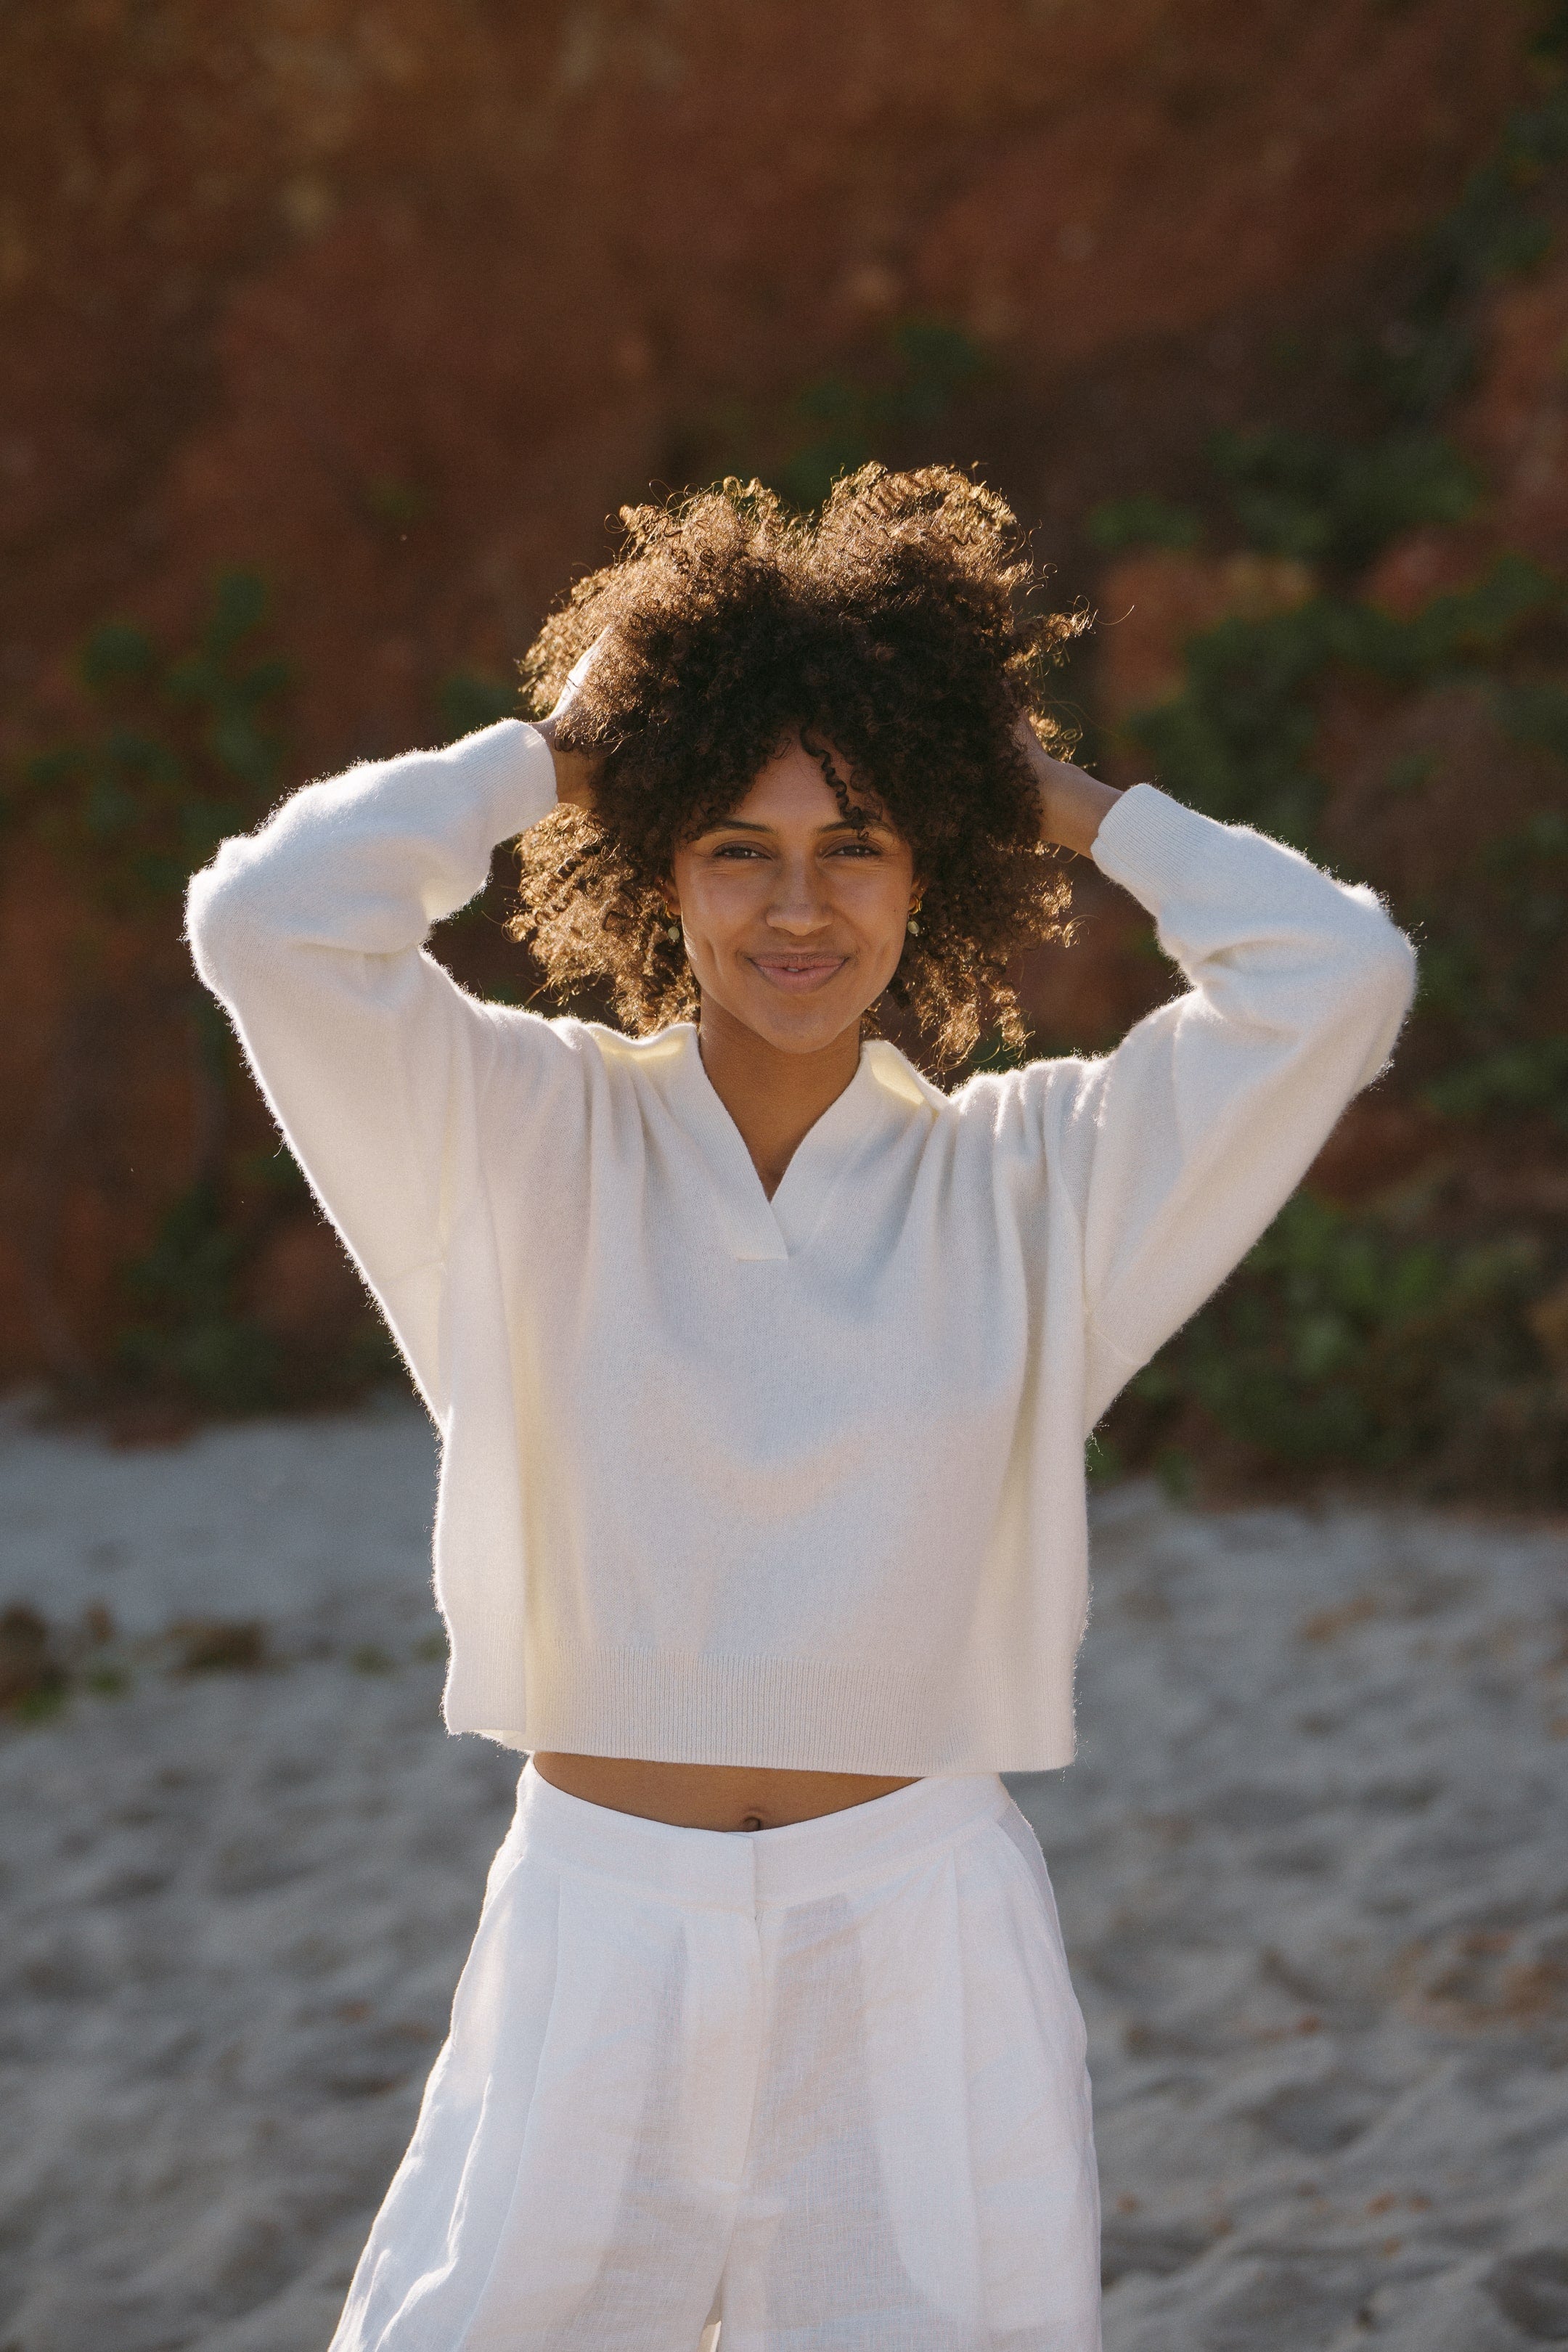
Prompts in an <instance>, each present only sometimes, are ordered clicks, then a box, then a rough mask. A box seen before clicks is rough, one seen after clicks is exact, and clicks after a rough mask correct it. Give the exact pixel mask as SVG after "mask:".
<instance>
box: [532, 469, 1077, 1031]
mask: <svg viewBox="0 0 1568 2352" xmlns="http://www.w3.org/2000/svg"><path fill="white" fill-rule="evenodd" d="M620 519H621V521H622V523H623V524H624V526H625V530H626V542H625V545H624V547H623V549H622V551H621V552H620V554H619V555H618V556H617V557H616V561H615V562H612V563H610V564H609V565H607V566H606V567H605V569H604V570H603V571H599V572H594V573H593V574H592V575H591V576H590V577H589V578H587V579H584V580H582V581H580V582H579V583H577V584H576V586H575V587H574V589H573V590H572V592H571V594H570V596H569V598H568V599H567V600H566V601H565V603H564V604H563V605H562V606H561V607H560V608H559V609H558V610H557V611H555V612H554V613H553V614H551V616H550V618H549V619H548V620H547V621H546V622H545V624H544V626H543V628H542V630H541V632H540V634H539V636H538V637H537V639H536V640H535V642H534V644H533V645H532V646H531V647H530V649H529V651H528V653H527V654H526V655H525V656H524V657H523V660H522V663H521V669H522V672H523V677H524V681H525V687H526V690H527V692H528V694H529V697H530V699H531V705H532V708H533V709H535V710H548V709H550V708H551V707H552V704H553V702H554V700H555V698H556V697H557V696H558V694H559V693H560V691H561V688H562V687H563V685H564V683H565V680H566V677H567V674H568V672H569V671H570V669H571V668H572V667H573V665H574V662H575V661H576V660H577V658H578V657H579V656H581V655H582V654H583V653H584V651H585V650H586V649H587V647H588V646H591V645H592V644H593V643H594V641H595V639H596V638H598V637H599V636H600V635H601V633H605V635H604V643H603V644H602V645H601V646H600V648H599V651H598V653H597V654H596V655H595V658H594V661H593V663H592V665H591V667H590V668H589V670H588V673H587V675H586V677H585V678H584V682H583V684H582V687H581V689H580V691H579V695H578V697H577V698H576V699H575V700H574V703H573V705H572V707H571V710H570V714H569V716H567V717H565V718H563V721H562V722H561V731H560V735H559V738H558V740H559V741H560V742H561V744H562V745H563V748H566V749H570V750H573V751H591V752H595V753H596V754H598V755H599V756H600V757H601V759H602V762H603V764H602V768H601V771H600V777H599V782H598V784H597V786H596V790H595V808H594V814H593V815H592V816H589V815H587V814H584V812H582V811H581V810H579V809H576V808H572V807H562V808H560V809H558V810H556V811H555V812H554V813H553V814H552V815H551V816H549V817H547V818H546V819H545V820H544V822H543V823H542V824H538V825H535V826H534V827H532V828H531V831H530V832H529V833H527V834H526V835H524V836H523V837H522V840H521V843H520V845H519V856H520V877H519V885H518V898H517V904H516V909H515V912H514V913H513V915H512V917H511V919H510V926H509V928H510V930H511V932H512V935H513V936H514V937H515V938H517V939H519V940H521V941H523V942H524V943H526V944H527V945H529V946H530V947H531V950H532V951H533V954H534V956H535V958H536V959H537V961H538V962H539V963H540V965H541V967H542V970H543V972H544V974H545V977H546V980H547V981H548V982H549V983H550V984H551V985H552V987H553V988H554V989H556V990H557V991H560V992H563V993H565V992H572V991H573V990H575V989H578V988H581V987H584V986H585V985H590V984H593V983H595V982H597V983H601V984H603V983H605V982H607V983H608V985H609V988H610V991H611V994H612V1000H613V1003H614V1005H615V1009H616V1018H617V1019H618V1020H620V1021H621V1022H622V1023H623V1024H625V1025H626V1028H628V1029H629V1030H631V1031H632V1032H633V1033H634V1034H635V1033H639V1032H646V1031H647V1030H651V1029H656V1028H659V1027H662V1026H664V1025H665V1024H667V1023H668V1022H671V1021H678V1020H683V1019H688V1018H689V1017H690V1016H691V1015H692V1014H693V1013H694V1012H695V1010H696V1008H697V1002H698V998H697V988H696V983H695V982H694V980H693V978H692V975H691V972H690V971H689V967H688V965H687V962H686V959H685V955H684V951H683V950H682V949H681V947H680V946H679V943H675V942H672V941H671V940H669V938H668V925H669V916H668V908H667V906H666V904H665V899H664V896H663V892H662V888H661V886H662V885H665V884H666V883H667V882H668V876H669V873H670V869H671V865H672V862H673V858H674V854H675V852H676V850H677V848H678V847H679V846H680V845H681V844H682V843H684V842H686V841H689V840H691V839H694V838H695V837H696V836H697V835H699V834H700V833H701V832H702V831H704V830H705V829H706V828H707V827H709V826H710V825H712V824H715V823H716V822H718V821H719V820H720V819H721V818H722V817H724V816H726V815H728V814H731V812H732V811H733V809H734V808H735V807H736V805H737V804H738V803H740V802H741V801H742V800H743V799H744V797H745V795H746V793H747V792H748V791H749V790H750V788H751V786H752V782H754V780H755V778H756V776H757V775H758V773H759V772H760V771H761V770H762V769H763V767H765V766H766V764H767V763H768V761H769V760H770V759H771V758H773V755H774V754H775V753H776V752H777V751H779V750H781V749H782V748H783V747H784V744H786V743H787V742H788V741H789V740H791V739H792V738H794V737H795V736H797V735H798V737H799V738H800V740H801V741H802V742H803V744H804V745H805V748H806V749H807V751H809V752H810V753H811V754H812V756H813V757H814V758H816V760H817V761H819V762H820V764H821V767H822V771H823V774H824V776H825V777H826V781H827V782H828V783H829V785H830V786H831V787H832V789H833V791H834V793H835V794H836V796H837V801H838V805H839V809H840V811H841V813H842V814H843V815H844V816H845V818H846V819H847V821H848V822H849V823H851V824H856V823H858V822H862V821H864V819H865V818H866V817H867V815H868V814H874V813H875V809H868V807H867V806H865V805H863V804H862V803H861V802H858V801H857V800H856V799H855V797H854V794H853V793H852V790H851V781H852V782H853V786H854V790H855V791H858V793H861V794H862V796H863V800H864V801H865V802H868V803H875V804H876V806H877V807H879V809H880V810H881V812H882V813H884V814H886V816H887V817H888V818H889V821H890V822H891V823H892V824H895V825H896V826H897V827H898V829H899V831H900V833H901V834H902V835H903V836H904V838H905V839H906V840H907V841H908V843H909V844H910V848H911V850H912V851H913V855H914V869H915V873H916V875H917V877H919V879H920V882H921V887H922V891H923V897H922V900H921V919H920V929H919V934H918V936H917V937H911V938H910V939H909V940H907V941H906V943H905V948H904V952H903V955H902V957H901V959H900V966H899V970H898V972H897V974H896V975H895V977H894V979H893V981H892V982H891V983H890V986H889V995H890V996H891V997H892V998H893V999H894V1000H895V1002H897V1003H900V1004H901V1005H905V1006H907V1007H908V1008H909V1009H910V1012H911V1013H912V1014H913V1015H914V1017H915V1019H916V1020H917V1022H918V1023H919V1024H920V1026H921V1030H922V1031H923V1032H924V1033H925V1034H926V1035H927V1037H928V1038H929V1040H930V1043H931V1048H932V1051H933V1055H934V1058H935V1059H936V1060H937V1061H938V1062H939V1063H941V1064H943V1065H951V1064H952V1063H954V1062H957V1061H960V1060H962V1059H963V1057H964V1056H965V1055H967V1054H969V1053H971V1052H972V1051H973V1048H974V1046H975V1045H976V1044H977V1043H978V1041H979V1039H980V1037H981V1035H982V1034H983V1032H984V1030H985V1029H986V1028H988V1027H994V1028H997V1029H999V1030H1000V1031H1001V1033H1002V1034H1003V1036H1004V1038H1005V1039H1006V1040H1007V1041H1008V1042H1009V1043H1010V1044H1014V1045H1021V1044H1022V1043H1023V1042H1024V1039H1025V1036H1026V1029H1025V1024H1024V1022H1023V1017H1022V1014H1021V1013H1020V1010H1019V1006H1018V1001H1017V996H1016V992H1015V990H1014V988H1013V986H1012V984H1011V982H1009V980H1008V976H1007V963H1008V959H1009V957H1010V956H1011V955H1013V954H1014V953H1015V952H1016V950H1018V949H1019V948H1021V947H1023V946H1025V945H1026V944H1027V943H1028V942H1029V941H1032V940H1044V939H1048V938H1053V937H1061V936H1063V935H1064V933H1065V929H1066V921H1065V918H1066V903H1067V898H1068V887H1067V885H1066V883H1065V881H1064V879H1063V877H1062V873H1061V869H1060V867H1059V866H1058V864H1057V863H1056V861H1055V860H1054V859H1053V858H1052V857H1051V856H1049V855H1048V853H1047V852H1046V851H1045V850H1044V849H1043V848H1042V846H1041V844H1040V839H1039V806H1038V800H1037V792H1036V787H1035V784H1034V782H1033V779H1032V777H1031V775H1030V772H1029V768H1028V764H1027V761H1026V758H1025V756H1024V754H1023V752H1022V751H1021V750H1020V749H1019V747H1018V745H1017V743H1016V741H1015V740H1014V734H1015V730H1016V727H1017V724H1018V720H1019V719H1020V717H1021V716H1025V715H1027V717H1028V719H1030V721H1031V723H1032V724H1033V725H1034V727H1035V729H1036V731H1037V734H1038V735H1039V736H1040V738H1041V740H1043V741H1045V742H1046V743H1047V744H1048V745H1055V744H1056V743H1058V741H1060V740H1062V738H1061V735H1060V730H1058V727H1057V725H1056V723H1055V722H1054V721H1053V720H1052V719H1050V718H1049V716H1048V715H1047V712H1046V711H1045V709H1043V707H1042V704H1041V701H1040V698H1039V688H1040V685H1041V682H1042V680H1043V677H1044V675H1045V673H1046V671H1047V669H1048V668H1049V667H1050V666H1051V665H1052V664H1053V663H1055V662H1057V661H1059V660H1060V658H1061V656H1062V653H1063V650H1064V648H1065V646H1066V645H1067V643H1068V640H1069V639H1070V638H1072V637H1074V636H1076V635H1078V634H1079V632H1080V631H1081V630H1082V629H1083V628H1084V627H1085V626H1086V625H1087V617H1088V616H1087V615H1086V614H1084V613H1083V612H1081V611H1079V612H1075V613H1072V614H1061V613H1048V612H1046V611H1044V610H1042V609H1041V608H1040V605H1039V603H1038V599H1037V582H1036V577H1035V574H1034V572H1033V570H1032V567H1031V565H1030V562H1029V559H1028V555H1027V551H1026V547H1025V545H1024V541H1023V538H1022V534H1021V532H1020V531H1019V529H1018V526H1017V524H1016V520H1015V519H1014V517H1013V515H1012V513H1011V512H1010V510H1009V509H1008V508H1007V507H1006V505H1005V503H1004V502H1003V500H1002V499H1000V498H998V497H997V496H996V495H995V493H994V491H991V490H989V489H986V488H984V486H983V485H981V484H979V483H977V482H974V481H972V480H971V479H970V478H968V477H967V476H966V475H964V474H962V473H960V472H958V471H956V470H955V469H954V468H953V467H947V466H929V467H921V469H920V470H919V471H916V472H910V473H900V474H895V473H889V472H888V471H887V470H886V469H885V468H884V467H880V466H874V465H873V466H864V467H861V468H860V470H859V471H858V473H855V474H851V475H848V476H847V477H846V478H843V479H842V480H840V481H839V482H838V483H837V485H836V487H835V488H834V489H833V490H832V492H831V493H830V495H829V497H828V499H826V503H825V505H824V506H823V508H822V510H821V512H820V514H819V515H818V516H817V517H816V518H815V519H806V518H802V517H801V516H799V515H796V514H795V513H793V512H792V511H791V510H790V509H787V508H786V507H785V506H784V503H783V502H782V501H781V500H780V499H778V498H776V497H775V496H774V495H773V493H772V492H771V491H769V490H767V489H765V488H763V485H762V484H761V483H760V482H748V483H742V482H739V481H737V480H735V479H733V478H731V479H730V480H727V481H726V482H725V483H724V484H723V486H722V488H720V489H710V490H702V491H699V492H697V493H695V494H694V495H690V496H688V497H684V498H681V499H671V500H669V501H668V503H666V504H664V505H661V506H643V507H623V508H622V509H621V518H620ZM835 754H837V761H841V762H842V763H843V764H844V766H845V767H846V768H847V771H848V775H847V777H846V776H845V775H844V774H841V773H840V772H839V767H838V765H837V762H836V759H835Z"/></svg>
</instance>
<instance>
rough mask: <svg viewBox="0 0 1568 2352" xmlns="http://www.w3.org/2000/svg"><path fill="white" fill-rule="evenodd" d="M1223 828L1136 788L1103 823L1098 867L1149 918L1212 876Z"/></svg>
mask: <svg viewBox="0 0 1568 2352" xmlns="http://www.w3.org/2000/svg"><path fill="white" fill-rule="evenodd" d="M1215 833H1218V834H1220V835H1222V837H1223V835H1224V833H1225V827H1224V826H1223V825H1216V824H1215V821H1214V819H1213V818H1212V817H1207V816H1200V815H1199V814H1198V813H1197V811H1196V810H1195V809H1190V808H1184V807H1183V806H1182V803H1181V802H1180V801H1173V800H1172V799H1171V797H1170V795H1169V794H1168V793H1163V792H1161V791H1160V790H1159V789H1158V787H1157V786H1155V785H1153V784H1133V785H1132V786H1131V788H1130V789H1129V790H1128V791H1127V792H1124V793H1122V795H1121V799H1120V800H1119V801H1118V802H1117V803H1116V804H1115V806H1114V807H1113V808H1111V809H1110V810H1109V811H1108V812H1107V814H1106V815H1105V816H1104V818H1103V819H1102V820H1101V823H1100V831H1099V833H1098V834H1097V835H1095V840H1094V862H1095V864H1096V865H1097V866H1099V868H1100V872H1101V873H1102V874H1104V875H1107V876H1109V877H1110V880H1111V881H1112V882H1119V883H1120V884H1121V887H1122V888H1123V889H1124V890H1131V893H1132V896H1133V897H1134V898H1137V899H1138V900H1139V901H1140V902H1141V903H1142V905H1143V906H1145V907H1147V908H1149V909H1150V911H1151V913H1152V912H1154V911H1156V910H1157V908H1159V906H1160V904H1161V903H1162V901H1163V900H1164V899H1167V898H1177V897H1180V896H1185V895H1186V894H1187V893H1188V892H1189V891H1190V890H1192V889H1194V888H1196V887H1201V885H1202V884H1203V883H1204V881H1205V879H1208V878H1209V877H1211V874H1212V867H1213V862H1214V855H1215V843H1214V838H1213V837H1214V835H1215Z"/></svg>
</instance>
